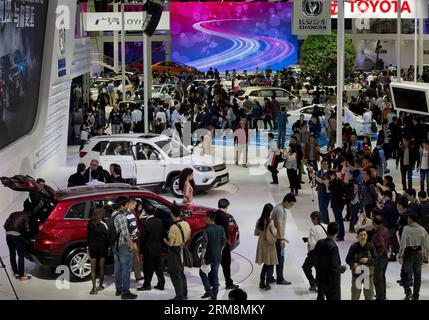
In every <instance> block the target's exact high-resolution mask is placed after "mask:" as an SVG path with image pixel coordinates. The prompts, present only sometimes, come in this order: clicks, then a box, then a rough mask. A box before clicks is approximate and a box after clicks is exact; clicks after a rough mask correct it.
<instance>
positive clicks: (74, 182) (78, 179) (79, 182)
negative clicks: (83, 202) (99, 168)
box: [67, 172, 86, 188]
mask: <svg viewBox="0 0 429 320" xmlns="http://www.w3.org/2000/svg"><path fill="white" fill-rule="evenodd" d="M85 184H86V182H85V177H84V176H83V175H82V174H81V173H80V172H76V173H75V174H72V175H71V176H70V177H69V181H68V184H67V188H72V187H79V186H84V185H85Z"/></svg>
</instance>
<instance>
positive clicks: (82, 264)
mask: <svg viewBox="0 0 429 320" xmlns="http://www.w3.org/2000/svg"><path fill="white" fill-rule="evenodd" d="M66 264H67V267H68V268H69V270H70V276H71V280H74V281H84V280H87V279H88V277H89V276H90V275H91V258H90V257H89V254H88V252H87V251H86V249H85V248H78V249H74V250H72V251H70V253H69V254H68V255H67V259H66Z"/></svg>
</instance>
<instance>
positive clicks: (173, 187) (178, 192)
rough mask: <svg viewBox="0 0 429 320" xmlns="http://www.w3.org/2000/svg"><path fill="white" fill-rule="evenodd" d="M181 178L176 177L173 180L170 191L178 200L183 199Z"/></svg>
mask: <svg viewBox="0 0 429 320" xmlns="http://www.w3.org/2000/svg"><path fill="white" fill-rule="evenodd" d="M179 181H180V176H178V175H177V176H175V177H174V178H173V179H171V183H170V191H171V193H172V194H173V195H174V196H175V197H176V198H183V191H182V190H180V188H179Z"/></svg>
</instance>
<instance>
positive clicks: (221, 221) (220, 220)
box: [215, 199, 238, 290]
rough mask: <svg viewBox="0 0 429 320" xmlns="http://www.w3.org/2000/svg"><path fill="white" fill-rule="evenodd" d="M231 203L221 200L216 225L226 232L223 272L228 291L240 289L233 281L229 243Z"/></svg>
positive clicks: (222, 263)
mask: <svg viewBox="0 0 429 320" xmlns="http://www.w3.org/2000/svg"><path fill="white" fill-rule="evenodd" d="M229 205H230V203H229V201H228V200H227V199H221V200H219V204H218V211H217V212H216V219H215V223H216V224H217V225H220V226H221V227H222V228H223V229H224V231H225V236H226V239H227V241H226V244H225V247H224V249H223V251H222V262H221V265H222V270H223V275H224V277H225V285H226V289H227V290H234V289H238V286H237V285H235V284H234V282H233V281H232V279H231V247H230V245H229V243H228V238H229V232H228V229H229V217H228V214H227V212H228V208H229Z"/></svg>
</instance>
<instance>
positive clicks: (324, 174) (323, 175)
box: [310, 159, 330, 224]
mask: <svg viewBox="0 0 429 320" xmlns="http://www.w3.org/2000/svg"><path fill="white" fill-rule="evenodd" d="M321 165H322V168H321V169H320V170H319V171H317V172H316V173H315V172H314V171H312V172H310V177H311V178H312V179H314V180H315V181H316V184H317V187H316V191H317V198H318V202H319V212H320V214H321V215H322V218H323V223H325V224H329V212H328V207H329V199H330V198H329V193H328V192H327V185H328V183H329V175H328V172H329V161H328V160H327V159H323V160H322V164H321Z"/></svg>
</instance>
